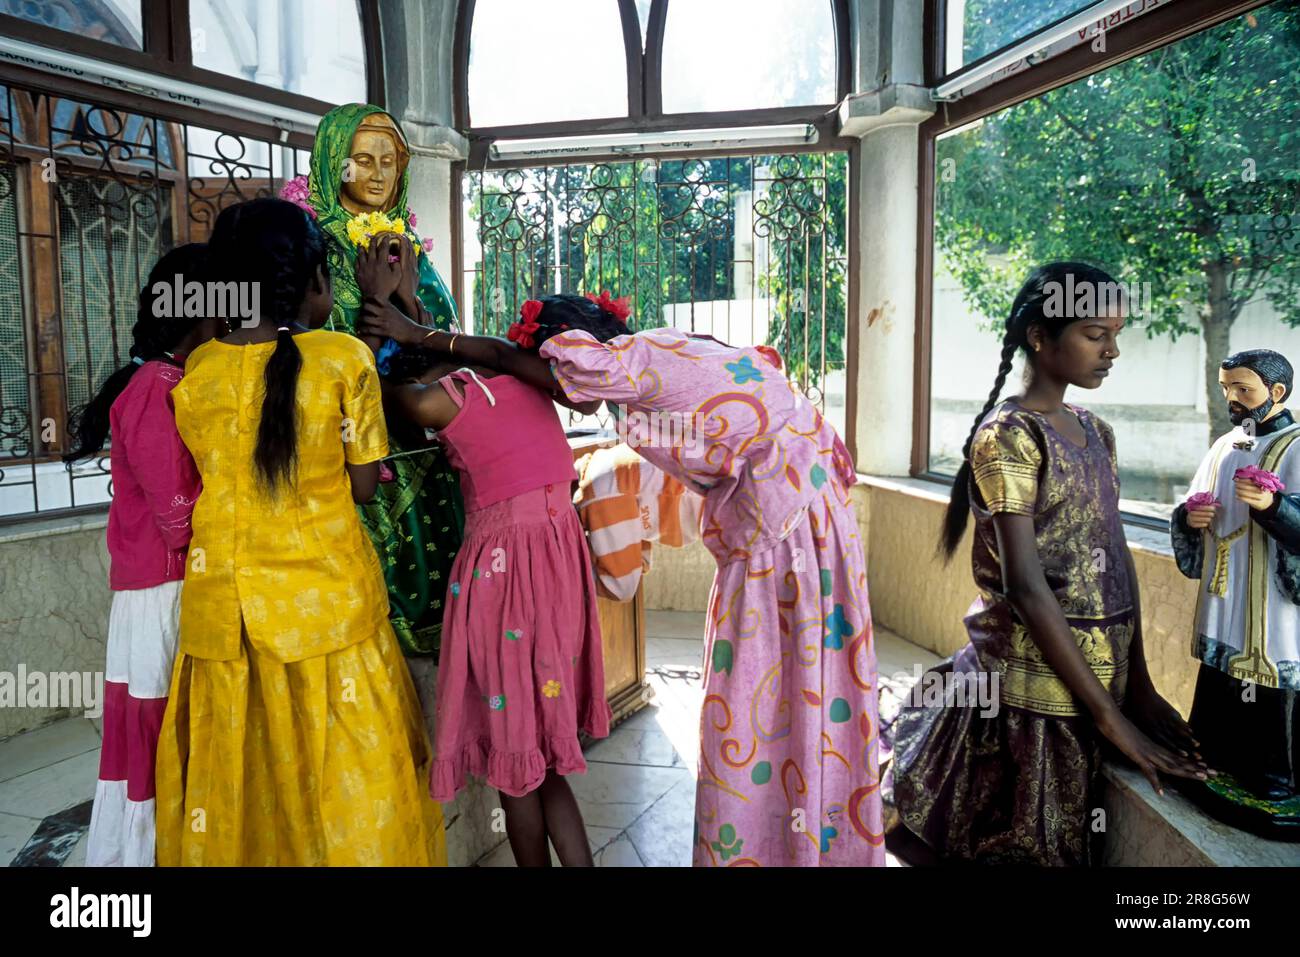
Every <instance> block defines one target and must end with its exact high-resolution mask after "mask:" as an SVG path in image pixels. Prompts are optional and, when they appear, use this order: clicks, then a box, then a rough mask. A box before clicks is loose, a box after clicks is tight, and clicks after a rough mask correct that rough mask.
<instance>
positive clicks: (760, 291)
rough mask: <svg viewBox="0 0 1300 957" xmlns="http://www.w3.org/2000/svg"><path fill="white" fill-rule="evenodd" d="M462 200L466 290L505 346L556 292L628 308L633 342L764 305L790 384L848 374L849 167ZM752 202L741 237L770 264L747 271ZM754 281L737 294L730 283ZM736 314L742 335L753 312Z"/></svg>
mask: <svg viewBox="0 0 1300 957" xmlns="http://www.w3.org/2000/svg"><path fill="white" fill-rule="evenodd" d="M465 189H466V204H467V207H468V213H469V220H470V222H471V223H474V224H476V225H477V232H478V236H479V239H480V242H481V243H482V246H483V255H482V263H481V265H480V268H479V270H478V271H477V272H476V274H475V276H474V282H473V286H472V290H471V295H472V297H473V311H474V314H475V316H476V317H478V323H479V324H478V328H479V329H480V330H484V331H487V332H489V333H492V334H497V335H501V334H504V331H505V329H506V327H507V326H508V325H509V324H510V323H511V322H512V321H513V320H514V317H515V316H516V315H517V314H518V311H519V307H520V305H521V304H522V303H523V301H524V300H525V299H529V298H538V297H540V296H544V295H547V294H549V293H552V292H558V291H563V292H573V291H580V292H597V291H600V290H605V289H608V290H610V291H611V292H612V293H613V294H614V295H617V296H629V297H631V299H632V302H633V304H634V308H635V313H634V316H633V319H632V325H633V327H634V328H650V327H655V326H661V325H663V324H664V322H665V319H666V316H665V309H666V308H667V307H670V306H677V307H678V312H679V315H680V314H681V313H685V314H686V315H685V316H683V317H682V318H681V320H680V321H681V322H682V324H688V321H689V319H690V318H691V317H694V316H695V314H696V313H695V310H696V308H697V306H698V304H701V303H711V302H713V303H716V302H728V301H733V302H734V301H735V300H741V301H744V300H749V299H752V298H763V297H766V298H767V299H768V300H769V303H770V309H771V322H770V325H769V333H768V339H769V342H770V343H771V344H773V345H776V346H777V347H778V348H780V349H781V350H782V351H783V353H784V355H785V358H786V361H787V364H788V367H789V370H790V373H791V375H792V377H794V378H796V379H799V380H802V381H804V382H805V383H806V384H808V385H813V386H817V385H820V378H821V371H822V366H823V358H824V362H825V364H826V365H827V366H830V367H836V366H842V365H843V362H844V329H845V308H846V303H845V290H846V285H847V271H846V266H847V263H846V257H847V217H846V214H847V193H848V158H847V156H846V155H845V154H842V153H831V154H804V155H798V156H795V155H785V156H755V157H749V156H744V157H727V158H712V159H685V160H682V159H664V160H658V161H656V160H638V161H636V162H628V163H608V164H596V165H570V166H559V167H547V168H537V169H527V170H512V171H506V172H488V173H483V174H479V173H472V174H470V175H469V176H467V177H466V185H465ZM747 195H748V196H749V197H750V198H751V200H752V199H753V197H754V196H755V195H757V196H758V199H757V200H754V201H753V202H754V205H753V215H752V223H750V225H749V228H750V229H751V230H752V232H753V234H754V237H755V247H756V248H761V247H762V246H763V244H764V242H766V249H767V254H768V255H767V257H766V259H765V260H764V261H761V262H760V261H755V262H753V263H752V269H751V268H749V267H750V266H751V263H750V262H749V260H748V259H747V258H744V257H742V260H741V261H740V262H739V263H738V261H737V255H738V253H737V228H738V227H737V207H738V203H739V202H740V201H741V200H742V198H743V197H745V196H747ZM742 238H744V237H742ZM749 274H752V277H753V278H752V280H751V281H747V282H745V283H744V285H745V288H738V287H737V283H738V279H737V276H738V275H749ZM738 309H739V311H740V312H743V314H744V315H743V319H741V320H740V321H742V322H744V321H747V320H748V318H749V310H748V308H745V307H738ZM823 316H824V317H825V331H824V337H825V344H824V346H823V341H822V340H823V328H822V327H823V322H822V319H823ZM737 318H738V319H739V315H738V316H737ZM805 339H807V342H805Z"/></svg>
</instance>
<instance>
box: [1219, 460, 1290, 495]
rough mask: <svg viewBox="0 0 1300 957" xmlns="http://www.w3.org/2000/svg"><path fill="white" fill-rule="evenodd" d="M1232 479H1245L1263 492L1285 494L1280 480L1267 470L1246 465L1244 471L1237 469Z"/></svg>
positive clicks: (1284, 488)
mask: <svg viewBox="0 0 1300 957" xmlns="http://www.w3.org/2000/svg"><path fill="white" fill-rule="evenodd" d="M1232 477H1233V479H1234V480H1235V479H1245V480H1246V481H1249V482H1254V483H1255V484H1256V485H1257V486H1259V487H1260V488H1261V489H1263V490H1264V491H1265V492H1285V491H1286V486H1285V485H1283V484H1282V480H1281V479H1280V478H1278V477H1277V476H1276V475H1274V474H1273V473H1272V472H1270V471H1268V470H1267V469H1262V468H1259V467H1258V466H1255V465H1247V466H1246V467H1245V468H1244V469H1237V471H1236V472H1234V473H1233V475H1232Z"/></svg>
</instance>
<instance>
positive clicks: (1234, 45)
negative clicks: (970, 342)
mask: <svg viewBox="0 0 1300 957" xmlns="http://www.w3.org/2000/svg"><path fill="white" fill-rule="evenodd" d="M992 5H994V4H992V2H991V0H971V4H970V6H971V7H974V8H981V7H989V6H992ZM974 12H975V17H976V19H977V20H978V18H979V10H978V9H976V10H975V11H974ZM968 19H969V15H968ZM1297 103H1300V3H1297V2H1295V0H1282V2H1278V3H1274V4H1272V5H1271V6H1268V7H1264V8H1261V9H1259V10H1257V11H1255V12H1254V13H1253V14H1250V15H1246V16H1242V17H1237V18H1235V19H1233V20H1230V21H1228V22H1226V23H1223V24H1221V25H1219V26H1218V27H1215V28H1213V29H1211V30H1207V31H1204V32H1202V33H1199V34H1196V35H1194V36H1192V37H1189V38H1187V39H1185V40H1182V41H1180V42H1178V43H1175V44H1172V45H1169V46H1166V47H1162V48H1160V49H1158V50H1155V51H1153V52H1151V53H1148V54H1146V55H1145V56H1142V57H1139V58H1136V59H1133V60H1129V61H1126V62H1124V63H1122V64H1120V65H1118V66H1115V67H1112V68H1111V69H1109V70H1106V71H1104V72H1103V73H1100V74H1095V75H1093V76H1090V77H1087V78H1085V79H1083V80H1079V81H1077V82H1075V83H1072V84H1070V85H1069V86H1065V87H1062V88H1060V89H1057V90H1054V91H1052V92H1050V93H1047V94H1045V95H1043V96H1041V97H1038V98H1036V99H1033V100H1030V101H1028V102H1025V103H1022V104H1019V105H1017V106H1014V107H1011V108H1009V109H1007V110H1004V111H1002V112H1001V113H998V114H995V115H994V116H991V117H988V118H985V119H984V120H982V121H980V122H978V123H977V124H975V125H974V126H972V127H969V128H967V129H965V130H963V131H959V132H956V133H954V134H951V135H949V136H947V137H946V138H944V139H943V140H941V141H940V142H939V144H938V148H937V162H938V167H937V170H936V175H937V191H936V192H937V198H936V211H935V235H936V240H937V243H938V246H939V249H940V250H941V252H942V254H943V257H944V259H945V261H946V264H947V265H948V266H949V268H950V269H951V270H952V272H953V274H954V275H955V276H956V277H957V278H958V280H959V281H960V282H961V285H962V288H963V291H964V294H965V296H966V298H967V301H968V302H969V304H970V305H971V306H972V308H974V309H975V310H977V311H978V312H979V314H981V315H982V316H985V317H989V318H990V319H992V320H994V321H995V322H997V323H999V324H1000V323H1001V322H1002V321H1003V317H1005V316H1006V314H1007V312H1008V307H1009V305H1010V302H1011V299H1012V298H1013V296H1014V294H1015V291H1016V288H1017V287H1018V285H1019V283H1020V282H1021V281H1022V280H1023V278H1024V275H1025V273H1026V272H1027V270H1028V269H1029V268H1030V267H1031V266H1032V265H1034V264H1037V263H1041V262H1045V261H1049V260H1059V259H1083V260H1087V261H1089V262H1093V263H1096V264H1097V265H1100V266H1103V267H1105V268H1108V269H1110V270H1111V271H1112V273H1114V274H1115V275H1116V277H1117V278H1119V279H1121V280H1122V281H1131V282H1140V283H1150V284H1151V287H1152V292H1153V294H1154V296H1153V302H1152V303H1149V304H1148V305H1149V306H1150V307H1151V308H1150V309H1149V312H1148V314H1147V315H1145V316H1142V317H1140V318H1139V321H1138V322H1137V323H1136V324H1138V325H1140V326H1143V327H1145V330H1146V333H1147V335H1148V336H1156V335H1164V334H1167V335H1170V336H1172V337H1175V338H1176V337H1178V336H1179V335H1181V334H1184V333H1187V332H1193V331H1196V330H1197V328H1198V326H1199V327H1200V330H1201V332H1202V333H1203V334H1204V335H1205V336H1206V341H1207V346H1210V347H1211V348H1212V349H1214V348H1220V347H1221V346H1222V345H1223V344H1225V343H1226V341H1227V329H1228V328H1230V327H1231V324H1232V323H1233V321H1234V320H1235V319H1236V318H1237V316H1238V315H1239V314H1240V312H1241V310H1242V308H1243V307H1244V306H1245V305H1246V304H1247V303H1248V302H1250V301H1252V300H1254V299H1257V298H1261V297H1267V298H1268V299H1269V300H1270V301H1271V303H1272V305H1273V307H1274V308H1275V309H1276V310H1277V311H1278V313H1279V314H1280V315H1281V317H1282V319H1283V320H1284V321H1285V322H1287V323H1289V324H1290V325H1293V326H1294V325H1300V242H1297V237H1296V233H1295V232H1294V227H1295V226H1296V225H1297V223H1296V222H1295V219H1293V218H1292V217H1294V216H1296V215H1298V214H1300V169H1298V164H1297V158H1296V157H1297V147H1300V110H1297ZM1274 217H1278V218H1276V219H1275V218H1274ZM1288 228H1290V229H1291V230H1292V231H1291V232H1290V233H1289V235H1288V232H1287V230H1288ZM1206 385H1207V389H1209V390H1210V393H1209V394H1210V395H1211V396H1212V397H1214V396H1215V393H1216V392H1217V384H1215V383H1210V382H1208V381H1207V383H1206ZM1211 404H1212V406H1217V405H1219V404H1220V403H1219V402H1218V401H1217V399H1214V400H1213V401H1212V403H1211Z"/></svg>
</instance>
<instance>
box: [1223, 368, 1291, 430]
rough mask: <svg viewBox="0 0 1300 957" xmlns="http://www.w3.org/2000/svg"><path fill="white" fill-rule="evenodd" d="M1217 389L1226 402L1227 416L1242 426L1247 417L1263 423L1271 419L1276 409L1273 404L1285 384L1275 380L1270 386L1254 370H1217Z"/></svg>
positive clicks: (1233, 422) (1281, 392)
mask: <svg viewBox="0 0 1300 957" xmlns="http://www.w3.org/2000/svg"><path fill="white" fill-rule="evenodd" d="M1219 388H1220V389H1222V390H1223V398H1224V399H1225V400H1226V401H1227V403H1228V418H1229V419H1230V420H1231V421H1232V424H1233V425H1241V423H1243V422H1245V421H1246V420H1247V419H1254V420H1255V421H1256V422H1263V421H1264V420H1265V419H1270V418H1272V417H1273V416H1274V415H1275V414H1276V413H1277V412H1278V411H1280V410H1279V409H1277V408H1276V407H1275V406H1276V404H1277V403H1278V402H1280V401H1281V400H1282V394H1283V393H1284V392H1286V386H1284V385H1282V383H1280V382H1278V383H1274V385H1273V388H1272V389H1270V388H1269V387H1268V386H1266V385H1265V384H1264V380H1263V379H1261V378H1260V377H1259V373H1258V372H1256V371H1254V370H1253V369H1246V368H1237V369H1220V370H1219Z"/></svg>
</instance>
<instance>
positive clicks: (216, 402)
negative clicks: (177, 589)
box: [157, 199, 446, 865]
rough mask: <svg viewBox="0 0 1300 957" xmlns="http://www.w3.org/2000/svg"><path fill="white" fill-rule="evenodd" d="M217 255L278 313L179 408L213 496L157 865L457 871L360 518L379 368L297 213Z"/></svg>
mask: <svg viewBox="0 0 1300 957" xmlns="http://www.w3.org/2000/svg"><path fill="white" fill-rule="evenodd" d="M209 251H210V254H211V257H212V263H213V275H214V277H216V278H219V279H220V280H222V281H224V282H227V283H230V282H234V283H238V284H239V286H238V287H237V288H238V291H240V292H242V293H243V294H244V297H243V300H242V301H243V302H244V303H248V302H249V301H250V299H251V301H252V303H254V304H255V306H256V308H255V311H256V313H257V314H256V315H254V316H253V317H252V318H248V319H239V320H237V321H236V322H235V326H236V328H235V330H234V331H233V332H232V333H231V334H230V335H229V336H227V337H226V338H225V339H223V340H213V341H212V342H209V343H207V344H206V345H204V346H201V347H200V348H198V349H196V350H195V351H194V352H193V353H192V354H191V355H190V357H189V361H188V362H187V363H186V376H185V378H184V379H183V380H182V382H181V383H180V384H179V385H178V386H177V388H176V390H175V391H174V392H173V393H172V395H173V400H174V403H175V406H176V425H177V428H178V429H179V430H180V434H181V438H182V439H183V440H184V441H185V444H186V445H187V446H188V447H189V449H190V451H191V453H192V454H193V455H194V460H195V462H196V464H197V465H198V469H199V474H200V475H201V477H202V479H203V492H202V494H201V495H200V496H199V500H198V504H197V505H196V506H195V509H194V518H193V526H194V537H193V540H192V542H191V545H190V555H189V566H188V568H187V570H186V577H185V595H184V599H183V600H182V602H181V624H180V647H179V654H178V656H177V661H176V666H175V670H174V672H173V675H172V684H171V697H170V701H169V703H168V706H167V712H166V715H165V716H164V718H163V727H162V739H161V742H160V744H159V749H158V770H157V807H158V811H157V820H158V835H157V842H158V863H159V864H162V865H181V864H184V865H362V864H367V865H431V864H438V865H441V864H445V863H446V849H445V843H444V836H443V828H442V819H441V812H440V810H439V808H438V806H437V805H436V804H435V803H434V802H433V801H432V800H431V799H430V798H429V796H428V792H427V789H426V787H427V786H426V783H425V782H426V781H427V780H428V763H429V757H430V752H429V746H428V741H427V738H426V737H425V732H424V725H423V722H422V720H421V717H420V706H419V700H418V698H417V697H416V693H415V688H414V686H413V684H412V682H411V678H410V674H409V672H408V671H407V668H406V663H405V661H404V659H403V658H402V654H401V651H400V650H399V648H398V644H397V640H396V637H395V636H394V634H393V630H392V628H391V626H390V625H389V623H388V600H387V592H386V589H385V586H384V579H383V574H382V572H381V570H380V567H379V561H378V558H377V557H376V555H375V550H374V546H373V545H371V543H370V540H369V538H367V536H366V534H365V531H364V530H363V529H362V527H361V523H360V520H359V519H358V517H357V512H356V508H355V504H354V503H358V502H365V501H367V500H369V499H370V497H371V496H373V495H374V493H375V488H376V485H377V484H378V480H379V460H380V459H382V458H383V457H384V456H385V455H387V454H388V436H387V432H386V431H385V428H384V418H383V411H382V405H381V398H380V391H379V382H378V379H377V376H376V372H375V362H374V357H373V356H372V355H371V353H370V351H369V350H368V349H367V347H366V346H365V345H364V344H363V343H362V342H361V340H359V339H357V338H356V337H354V336H350V335H346V334H344V333H336V332H329V331H327V330H324V329H321V328H320V327H321V326H322V325H323V324H324V323H325V321H326V319H327V317H328V316H329V312H330V306H331V301H332V293H331V287H330V280H329V274H328V271H327V267H326V264H325V262H326V259H325V256H326V246H325V240H324V236H323V234H322V233H321V231H320V230H319V228H317V226H316V225H315V223H313V222H312V221H311V220H310V219H309V218H308V216H307V215H306V214H305V213H304V212H303V211H302V210H301V209H299V208H298V207H297V206H294V205H293V204H291V203H287V202H284V201H283V200H278V199H258V200H253V201H251V202H248V203H243V204H240V205H238V206H232V207H230V208H228V209H226V210H225V211H223V212H222V214H221V215H220V216H219V217H218V218H217V222H216V225H215V227H214V229H213V233H212V237H211V240H210V242H209ZM227 291H235V287H228V290H227ZM253 297H255V298H253ZM230 301H238V300H231V299H229V298H228V299H227V302H228V303H229V302H230ZM232 318H233V317H232Z"/></svg>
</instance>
